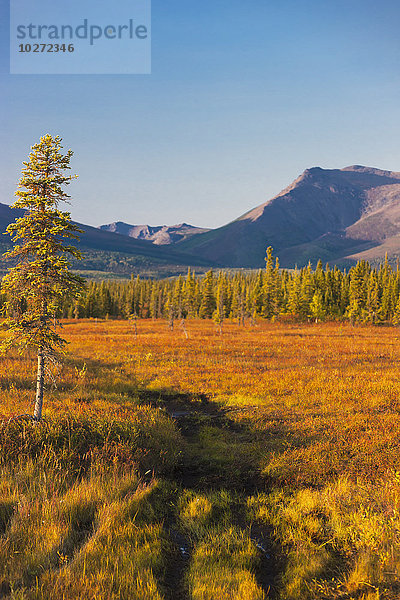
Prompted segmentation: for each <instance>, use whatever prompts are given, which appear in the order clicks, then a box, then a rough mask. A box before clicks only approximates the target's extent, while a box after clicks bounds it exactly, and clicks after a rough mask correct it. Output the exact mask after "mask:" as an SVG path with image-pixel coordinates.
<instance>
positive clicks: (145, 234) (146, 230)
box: [99, 221, 209, 246]
mask: <svg viewBox="0 0 400 600" xmlns="http://www.w3.org/2000/svg"><path fill="white" fill-rule="evenodd" d="M99 229H102V230H103V231H112V232H113V233H118V234H120V235H126V236H129V237H131V238H134V239H137V240H144V241H147V242H150V243H152V244H154V245H156V246H166V245H170V244H171V245H172V244H177V243H179V242H182V241H184V240H186V239H188V238H190V237H192V236H194V235H198V234H200V233H205V232H206V231H209V229H205V228H203V227H195V226H194V225H189V224H188V223H179V224H178V225H157V226H155V227H154V226H152V225H129V223H124V222H123V221H115V222H114V223H109V224H108V225H101V226H100V227H99Z"/></svg>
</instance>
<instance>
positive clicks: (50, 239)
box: [1, 135, 84, 422]
mask: <svg viewBox="0 0 400 600" xmlns="http://www.w3.org/2000/svg"><path fill="white" fill-rule="evenodd" d="M61 141H62V140H61V138H60V137H58V136H57V137H54V138H53V137H52V136H51V135H45V136H43V137H42V138H41V139H40V142H39V143H38V144H36V145H34V146H32V152H31V154H30V156H29V160H28V161H27V162H24V163H23V164H24V168H23V169H22V177H21V179H20V182H19V186H18V190H17V191H16V192H15V195H16V196H17V200H16V201H15V202H14V204H13V206H12V207H13V208H16V209H22V210H24V211H25V213H24V216H22V217H21V218H19V219H17V220H16V221H15V222H14V223H12V224H10V225H9V226H8V228H7V233H9V234H10V236H11V238H12V241H13V242H14V244H15V245H14V247H13V249H12V250H10V251H9V252H7V253H6V254H5V255H4V256H5V257H6V258H8V259H12V260H13V261H16V262H17V264H16V266H14V267H12V268H10V269H9V271H8V273H7V275H5V277H4V278H3V280H2V283H1V291H2V292H3V293H5V294H6V298H7V300H6V302H5V305H4V307H3V312H4V313H5V316H6V320H5V321H4V324H5V325H6V327H7V330H8V331H7V335H6V338H5V339H4V341H3V343H2V344H1V350H2V351H3V352H5V351H7V350H9V349H10V348H11V347H16V348H17V349H18V351H19V352H20V353H23V352H25V351H26V350H28V349H29V348H34V349H35V350H36V352H37V358H38V367H37V384H36V402H35V409H34V415H33V420H34V421H36V422H39V421H40V420H41V418H42V406H43V388H44V377H45V369H46V367H48V363H49V361H52V360H54V359H55V358H56V357H57V355H59V354H60V353H61V352H62V351H63V349H64V347H65V345H66V341H65V340H64V339H63V338H62V337H61V336H60V335H59V334H58V333H57V322H56V316H57V309H58V306H59V304H60V300H62V299H63V298H65V297H67V296H69V297H71V298H78V297H79V295H80V293H81V291H82V289H83V287H84V281H83V279H82V278H81V277H79V276H77V275H74V274H73V273H71V272H70V270H69V268H70V262H69V259H68V258H69V257H74V258H80V253H79V251H78V250H77V249H76V248H75V247H74V246H72V245H70V244H69V243H66V242H65V238H68V239H71V238H72V239H75V240H76V239H79V238H78V237H77V233H79V232H80V230H79V229H78V227H77V226H76V225H75V224H73V223H72V222H71V218H70V214H69V213H67V212H61V211H60V210H59V209H58V206H59V204H60V202H66V201H68V199H69V196H68V194H66V193H65V191H64V190H63V186H64V185H68V184H69V183H70V182H71V180H72V179H74V176H68V175H66V174H65V172H66V171H67V170H68V169H70V166H69V163H70V160H71V157H72V151H71V150H69V151H68V152H67V153H66V154H64V155H63V154H62V153H61V149H62V146H61Z"/></svg>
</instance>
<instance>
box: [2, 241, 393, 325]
mask: <svg viewBox="0 0 400 600" xmlns="http://www.w3.org/2000/svg"><path fill="white" fill-rule="evenodd" d="M4 301H5V297H4V296H3V297H1V298H0V305H1V303H2V302H4ZM58 316H59V317H60V318H76V319H80V318H108V317H109V318H125V319H126V318H135V317H137V318H141V319H148V318H151V319H160V318H164V319H167V320H168V321H169V322H170V324H171V325H173V322H174V320H176V319H186V318H200V319H211V318H212V319H214V320H215V322H216V323H219V324H221V323H222V322H223V321H224V320H225V319H234V320H236V321H237V322H239V323H241V324H244V322H245V321H246V320H250V321H254V320H255V319H257V318H264V319H270V320H274V319H276V318H282V319H284V318H292V319H296V320H302V321H304V320H313V321H325V320H348V321H350V322H352V323H371V324H378V323H392V324H395V325H397V324H400V272H399V268H398V267H397V268H396V269H393V268H392V267H391V266H390V264H389V263H388V260H387V258H386V259H385V261H384V262H383V263H382V264H381V265H380V266H379V267H376V268H373V267H372V266H371V265H370V264H369V263H368V262H366V261H359V262H358V263H357V264H356V265H355V266H354V267H352V268H350V269H349V270H348V271H346V270H343V271H342V270H340V269H339V268H337V267H333V268H331V267H330V266H329V265H326V266H323V265H322V263H321V261H320V262H319V263H318V264H317V266H316V268H315V269H313V268H312V267H311V265H308V266H307V267H304V268H302V269H295V270H286V269H280V268H279V261H278V259H275V258H274V257H273V254H272V248H268V249H267V257H266V267H265V269H262V270H259V271H258V272H251V273H246V272H232V273H229V272H226V271H220V272H214V271H213V270H210V271H208V272H207V273H206V274H205V275H204V276H201V277H200V276H196V275H195V273H193V272H192V271H191V270H190V269H189V270H188V273H187V275H186V276H179V277H177V278H174V279H167V280H150V279H141V278H140V277H139V276H137V277H134V276H132V278H131V280H130V281H128V282H120V281H107V282H106V281H103V282H101V283H99V282H93V281H92V282H90V283H89V284H88V286H87V288H86V290H85V291H84V292H83V293H82V294H81V295H80V297H79V298H78V299H75V300H74V299H71V298H65V299H63V300H60V301H59V306H58Z"/></svg>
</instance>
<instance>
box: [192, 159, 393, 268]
mask: <svg viewBox="0 0 400 600" xmlns="http://www.w3.org/2000/svg"><path fill="white" fill-rule="evenodd" d="M269 245H271V246H273V248H274V250H275V252H276V254H277V255H278V256H279V257H280V259H281V264H282V265H283V266H287V267H290V266H293V265H294V264H297V265H299V266H301V265H305V264H307V263H308V261H310V260H311V261H312V262H316V261H317V260H318V259H319V258H321V259H322V260H328V261H330V262H333V263H335V262H341V264H343V263H346V260H347V261H349V260H350V259H349V258H348V257H349V256H353V255H355V254H357V253H358V254H357V255H359V254H360V252H361V253H362V252H367V251H368V252H369V253H370V254H369V255H368V256H369V257H371V256H375V254H374V252H376V255H377V256H378V255H379V252H380V250H379V248H380V247H381V245H385V247H386V248H387V249H389V251H390V253H391V254H392V255H394V254H396V253H397V254H398V255H400V173H398V172H395V171H387V170H383V169H377V168H375V167H368V166H364V165H351V166H348V167H345V168H343V169H324V168H322V167H318V166H317V167H311V168H308V169H306V170H305V171H303V173H301V175H299V176H298V177H297V178H296V179H295V180H294V181H293V182H292V183H291V184H290V185H289V186H288V187H286V188H285V189H283V190H282V191H281V192H279V193H278V194H277V195H276V196H274V197H273V198H271V199H269V200H267V201H266V202H264V203H263V204H260V205H259V206H257V207H255V208H253V209H252V210H250V211H248V212H247V213H245V214H244V215H242V216H241V217H239V218H238V219H236V220H235V221H233V222H232V223H229V224H228V225H225V226H224V227H222V228H219V229H216V230H214V231H212V232H211V233H206V234H203V235H200V236H198V237H195V238H193V239H192V240H189V241H188V242H184V243H183V245H182V246H181V247H180V249H181V250H186V249H187V251H189V250H190V252H191V253H192V254H193V255H199V256H202V257H207V258H211V257H212V258H213V259H214V260H215V261H216V262H220V263H221V264H225V265H227V266H237V267H262V266H263V264H264V255H265V248H266V247H267V246H269ZM375 249H376V250H375ZM347 264H348V262H347Z"/></svg>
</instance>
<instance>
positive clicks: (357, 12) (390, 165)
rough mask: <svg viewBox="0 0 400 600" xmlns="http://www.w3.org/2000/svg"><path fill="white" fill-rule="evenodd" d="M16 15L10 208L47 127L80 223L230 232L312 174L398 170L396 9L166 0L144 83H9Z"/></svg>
mask: <svg viewBox="0 0 400 600" xmlns="http://www.w3.org/2000/svg"><path fill="white" fill-rule="evenodd" d="M11 1H14V0H11ZM15 1H17V0H15ZM98 4H100V3H98V2H97V1H96V5H98ZM7 5H8V3H7V2H6V1H5V0H0V6H1V14H0V23H1V25H0V27H1V31H0V33H1V54H0V56H1V60H0V86H1V89H0V92H1V94H0V111H1V113H0V116H1V121H0V142H1V143H0V148H1V156H0V177H1V188H0V201H1V202H5V203H11V202H12V198H13V192H14V190H15V188H16V182H17V181H18V179H19V173H20V168H21V162H22V160H25V159H26V157H27V154H28V151H29V148H30V146H31V145H32V144H33V143H35V142H36V141H37V140H38V139H39V137H40V136H41V135H43V134H44V133H53V134H59V135H61V136H62V137H63V139H64V142H65V146H66V147H68V148H72V149H73V150H74V152H75V156H74V160H73V168H74V171H75V172H76V173H78V174H79V179H78V180H77V181H76V182H75V183H73V184H72V185H71V187H70V192H71V193H72V194H73V205H72V207H71V211H72V215H73V217H74V218H75V219H77V220H80V221H82V222H86V223H90V224H93V225H100V224H103V223H107V222H110V221H114V220H122V221H126V222H129V223H135V224H139V223H149V224H151V225H158V224H173V223H177V222H181V221H186V222H189V223H193V224H195V225H202V226H208V227H216V226H219V225H222V224H224V223H226V222H228V221H230V220H232V219H234V218H236V217H237V216H239V215H240V214H242V213H244V212H246V211H247V210H249V209H251V208H252V207H254V206H256V205H258V204H260V203H262V202H264V201H265V200H267V199H268V198H269V197H271V196H272V195H274V194H276V193H277V192H279V191H280V190H281V189H282V188H283V187H285V186H286V185H288V184H289V183H290V182H291V181H292V180H293V179H294V178H295V177H296V176H298V175H299V174H300V173H301V172H302V171H303V170H304V169H305V168H307V167H312V166H322V167H325V168H340V167H344V166H347V165H350V164H365V165H369V166H375V167H380V168H384V169H391V170H398V171H400V118H399V117H400V4H399V2H398V0H381V2H380V3H379V4H378V3H377V2H376V0H374V1H372V0H203V1H202V2H199V0H168V2H166V1H165V0H153V6H152V14H153V19H152V40H153V42H152V44H153V66H152V75H136V76H135V75H130V76H129V75H121V76H111V75H106V76H99V75H91V76H84V75H77V76H73V75H67V76H52V75H40V76H34V75H9V74H8V43H9V41H8V7H7Z"/></svg>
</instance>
